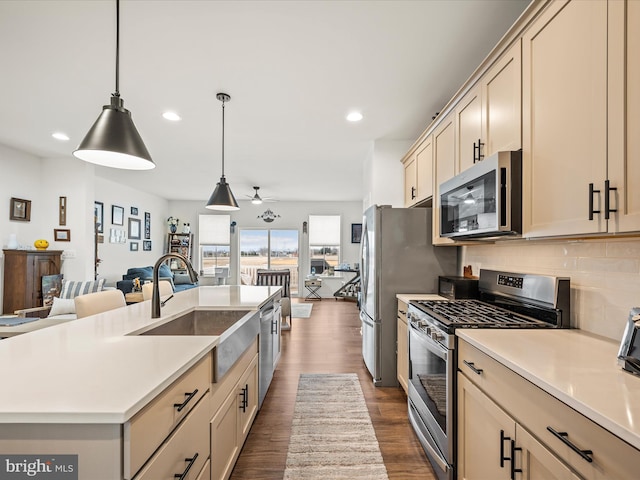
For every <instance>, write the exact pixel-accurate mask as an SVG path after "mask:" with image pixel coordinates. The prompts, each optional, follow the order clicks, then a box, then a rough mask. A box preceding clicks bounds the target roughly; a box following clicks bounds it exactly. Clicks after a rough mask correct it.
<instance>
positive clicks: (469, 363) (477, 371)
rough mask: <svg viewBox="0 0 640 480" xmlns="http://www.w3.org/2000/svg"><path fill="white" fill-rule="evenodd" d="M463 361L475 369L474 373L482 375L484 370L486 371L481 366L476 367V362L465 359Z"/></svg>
mask: <svg viewBox="0 0 640 480" xmlns="http://www.w3.org/2000/svg"><path fill="white" fill-rule="evenodd" d="M462 363H464V364H465V365H466V366H467V367H469V368H470V369H471V370H472V371H473V373H477V374H478V375H482V372H483V371H484V370H482V369H481V368H476V364H475V363H473V362H467V361H466V360H463V361H462Z"/></svg>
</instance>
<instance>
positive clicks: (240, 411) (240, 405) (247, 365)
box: [211, 343, 258, 480]
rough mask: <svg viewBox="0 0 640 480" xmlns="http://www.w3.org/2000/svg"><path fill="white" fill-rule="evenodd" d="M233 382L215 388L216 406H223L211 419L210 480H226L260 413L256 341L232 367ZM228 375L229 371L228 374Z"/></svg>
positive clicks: (214, 400)
mask: <svg viewBox="0 0 640 480" xmlns="http://www.w3.org/2000/svg"><path fill="white" fill-rule="evenodd" d="M232 370H233V371H234V372H240V378H239V379H238V376H236V375H232V377H233V378H234V382H233V384H232V385H231V384H229V383H227V384H223V385H221V386H220V388H219V390H218V391H214V394H213V402H214V405H216V406H217V405H220V406H219V407H218V408H217V409H216V412H215V414H214V416H213V419H212V420H211V480H220V479H227V478H229V476H230V475H231V472H232V471H233V467H234V465H235V463H236V460H237V459H238V456H239V455H240V450H241V449H242V446H243V445H244V441H245V440H246V438H247V435H248V434H249V430H250V428H251V425H252V423H253V420H254V418H255V416H256V414H257V412H258V354H257V343H254V345H253V346H252V347H251V348H249V350H248V351H247V352H246V353H245V354H244V355H243V356H242V357H241V359H240V360H239V361H238V363H237V364H236V366H234V367H233V369H232ZM227 375H228V373H227Z"/></svg>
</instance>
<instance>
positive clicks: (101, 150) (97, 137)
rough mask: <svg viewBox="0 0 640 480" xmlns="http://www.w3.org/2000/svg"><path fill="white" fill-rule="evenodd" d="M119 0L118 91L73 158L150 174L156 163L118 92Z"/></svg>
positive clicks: (118, 18) (117, 56)
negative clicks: (146, 171) (145, 171)
mask: <svg viewBox="0 0 640 480" xmlns="http://www.w3.org/2000/svg"><path fill="white" fill-rule="evenodd" d="M119 58H120V0H116V91H115V93H113V94H112V95H111V103H110V104H109V105H105V106H103V107H102V113H101V114H100V116H99V117H98V119H97V120H96V121H95V123H94V124H93V126H92V127H91V129H90V130H89V133H87V135H86V136H85V137H84V140H82V142H81V143H80V145H79V146H78V148H77V149H76V150H75V151H74V152H73V155H74V156H75V157H77V158H79V159H81V160H84V161H86V162H89V163H95V164H96V165H102V166H104V167H113V168H120V169H125V170H150V169H152V168H155V166H156V165H155V163H153V160H152V159H151V155H149V151H148V150H147V147H146V146H145V145H144V142H143V141H142V138H141V137H140V134H139V133H138V130H137V129H136V126H135V125H134V124H133V119H132V118H131V112H130V111H129V110H127V109H126V108H124V102H123V101H122V99H121V98H120V92H119V72H120V67H119Z"/></svg>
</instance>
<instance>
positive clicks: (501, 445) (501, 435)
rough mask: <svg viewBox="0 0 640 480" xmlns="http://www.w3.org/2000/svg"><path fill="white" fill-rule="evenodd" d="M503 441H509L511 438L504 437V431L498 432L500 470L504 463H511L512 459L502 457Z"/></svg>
mask: <svg viewBox="0 0 640 480" xmlns="http://www.w3.org/2000/svg"><path fill="white" fill-rule="evenodd" d="M505 440H511V437H505V436H504V430H500V468H504V462H505V460H506V461H513V459H512V458H509V457H505V456H504V442H505Z"/></svg>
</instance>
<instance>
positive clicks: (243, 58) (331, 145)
mask: <svg viewBox="0 0 640 480" xmlns="http://www.w3.org/2000/svg"><path fill="white" fill-rule="evenodd" d="M528 3H529V0H449V1H446V0H445V1H435V0H434V1H417V0H416V1H337V0H336V1H304V0H300V1H293V0H291V1H266V0H265V1H212V0H199V1H187V0H182V1H178V0H122V1H121V5H120V93H121V96H122V98H123V99H124V103H125V107H126V108H128V109H130V110H131V112H132V115H133V119H134V122H135V124H136V126H137V128H138V130H139V131H140V134H141V135H142V138H143V139H144V141H145V143H146V145H147V148H148V149H149V151H150V153H151V155H152V157H153V159H154V161H155V163H156V165H157V167H156V168H155V169H154V170H152V171H146V172H131V171H119V170H113V169H109V168H104V167H96V171H97V173H98V175H100V176H102V177H105V178H108V179H111V180H114V181H117V182H121V183H123V184H130V185H132V186H135V187H136V188H139V189H143V190H146V191H148V192H150V193H154V194H158V195H161V196H163V197H167V198H170V199H184V200H202V201H203V202H205V201H206V200H207V199H208V197H209V195H210V194H211V192H212V190H213V188H214V187H215V183H216V182H217V181H218V179H219V177H220V173H221V136H222V133H221V129H222V127H221V121H222V120H221V116H222V113H221V112H222V110H221V106H222V104H221V102H219V101H218V100H216V98H215V95H216V93H217V92H225V93H228V94H229V95H231V101H230V102H229V103H228V104H227V106H226V109H225V123H226V125H225V128H226V132H225V163H226V165H225V174H226V177H227V180H228V182H229V183H230V185H231V188H232V190H233V192H234V194H235V196H236V197H237V198H238V200H240V199H244V196H245V195H251V194H253V193H254V192H253V190H252V188H251V187H252V185H259V186H260V187H261V190H260V193H261V194H262V195H264V196H272V197H275V198H277V199H280V200H289V201H295V200H361V199H362V197H363V191H362V186H361V184H362V178H363V163H364V160H365V158H366V157H367V154H368V152H370V149H371V145H372V142H373V141H375V140H411V141H413V140H415V139H416V138H417V137H418V135H419V134H420V133H421V132H422V131H423V130H424V128H425V127H426V126H427V125H428V124H429V122H430V121H431V117H432V116H433V115H434V113H435V112H437V111H438V110H439V109H441V108H442V107H443V106H444V104H446V102H447V101H448V100H449V99H450V98H451V96H452V95H453V94H454V93H455V92H456V91H457V89H458V88H459V87H460V86H461V84H462V83H463V82H464V81H465V80H466V79H467V78H468V77H469V75H470V74H471V73H472V72H473V70H474V69H475V68H476V67H477V65H478V64H479V63H480V62H481V61H482V59H483V58H484V57H485V56H486V55H487V54H488V53H489V52H490V50H491V49H492V48H493V46H494V45H495V44H496V43H497V42H498V40H499V39H500V37H501V36H502V35H503V34H504V33H505V32H506V31H507V29H508V28H509V26H510V25H511V24H512V23H513V22H514V21H515V19H516V18H517V17H518V16H519V15H520V13H521V12H522V11H523V10H524V8H525V7H526V6H527V4H528ZM0 45H1V46H0V65H1V69H0V87H1V91H2V94H3V95H2V108H1V109H0V143H3V144H5V145H8V146H11V147H14V148H17V149H20V150H24V151H26V152H30V153H33V154H35V155H37V156H41V157H45V158H59V157H66V156H69V155H70V154H71V152H72V151H73V150H74V149H75V147H76V146H77V144H78V143H79V142H80V141H81V140H82V138H83V137H84V135H85V133H86V132H87V131H88V129H89V127H90V126H91V125H92V124H93V122H94V121H95V119H96V118H97V117H98V114H99V113H100V111H101V108H102V105H105V104H107V103H109V97H110V95H111V93H112V92H113V91H114V85H115V80H114V78H115V0H109V1H103V0H84V1H58V0H43V1H35V0H18V1H12V0H2V1H0ZM169 109H170V110H174V111H176V112H178V113H179V114H180V115H181V116H182V118H183V120H182V121H181V122H179V123H171V122H168V121H166V120H164V119H163V118H162V116H161V114H162V113H163V111H165V110H169ZM353 109H356V110H360V111H362V113H363V114H364V120H363V121H361V122H360V123H357V124H352V123H349V122H347V121H346V120H345V115H346V114H347V113H348V112H349V111H351V110H353ZM54 131H63V132H65V133H66V134H67V135H69V137H70V138H71V140H70V141H69V142H66V143H62V142H59V141H57V140H54V139H53V138H51V134H52V133H53V132H54ZM50 161H54V160H50Z"/></svg>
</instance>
